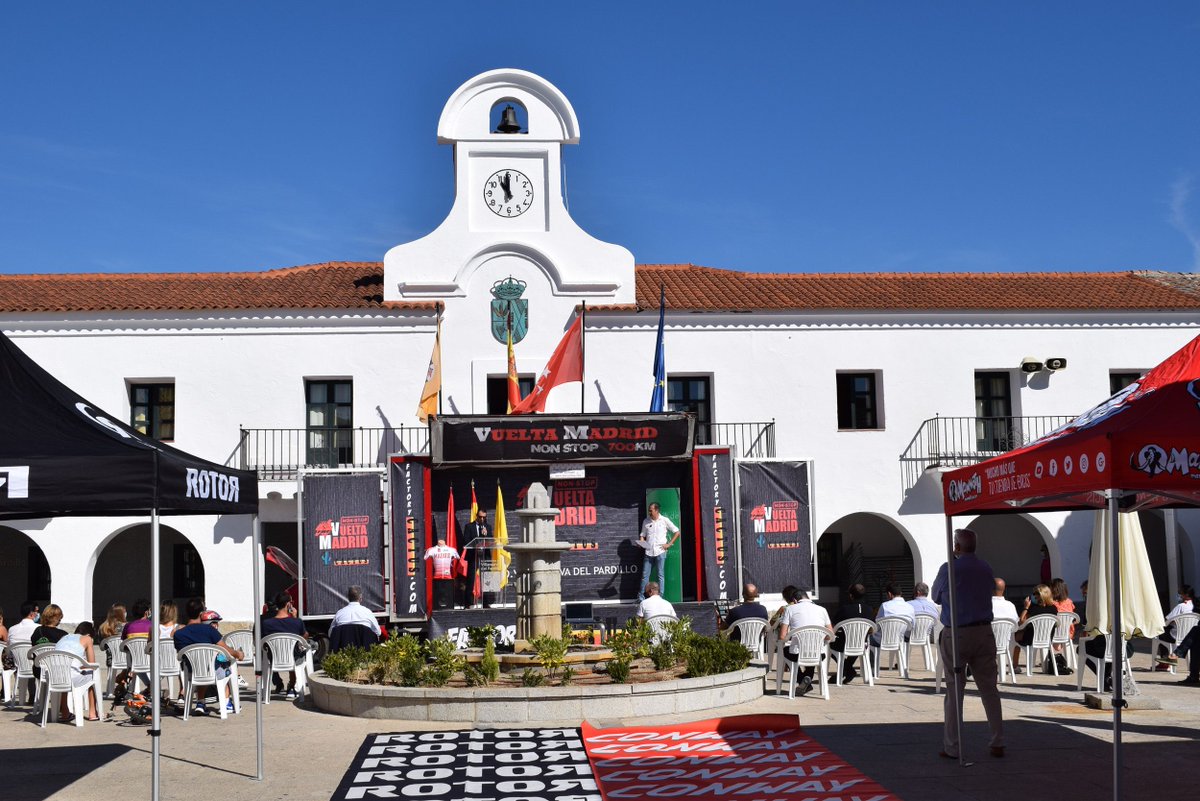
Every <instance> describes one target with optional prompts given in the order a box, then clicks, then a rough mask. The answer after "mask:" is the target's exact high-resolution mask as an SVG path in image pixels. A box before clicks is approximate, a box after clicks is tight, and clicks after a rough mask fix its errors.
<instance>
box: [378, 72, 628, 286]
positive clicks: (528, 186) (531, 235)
mask: <svg viewBox="0 0 1200 801" xmlns="http://www.w3.org/2000/svg"><path fill="white" fill-rule="evenodd" d="M437 136H438V143H439V144H449V145H453V146H454V165H455V178H454V180H455V196H454V206H453V207H452V208H451V209H450V213H449V214H448V215H447V217H446V219H445V220H444V221H443V222H442V224H441V225H439V226H438V227H437V229H436V230H435V231H433V232H432V233H430V234H429V235H427V236H425V237H423V238H421V239H418V240H416V241H414V242H409V243H407V244H404V245H398V246H396V247H394V248H392V249H391V250H389V251H388V253H387V255H386V256H385V257H384V298H385V299H386V300H389V301H401V300H449V299H451V298H461V297H464V296H466V294H467V291H468V285H469V284H470V283H471V279H472V277H473V276H475V274H476V273H477V272H480V271H483V273H482V274H481V275H479V276H478V277H479V278H481V279H483V278H486V277H487V276H489V275H491V274H495V275H496V276H497V277H501V276H500V273H505V274H509V273H524V274H526V275H528V276H529V277H533V275H536V274H539V273H540V274H541V275H542V276H544V278H545V282H546V286H545V289H544V291H546V292H547V294H548V295H549V296H551V297H558V298H562V299H564V300H565V299H567V298H577V299H581V300H582V299H586V300H588V301H589V302H602V303H632V302H633V301H634V261H633V254H631V253H630V252H629V251H628V250H626V249H625V248H623V247H620V246H618V245H612V244H609V243H606V242H601V241H599V240H597V239H595V238H593V237H591V236H589V235H588V234H587V233H586V232H584V231H583V229H581V228H580V227H579V226H578V225H576V224H575V221H574V220H572V219H571V216H570V215H569V214H568V213H567V209H566V206H565V205H564V203H563V190H562V147H563V145H573V144H577V143H578V142H579V122H578V120H577V119H576V118H575V110H574V109H573V108H571V104H570V102H568V101H567V98H566V97H565V96H564V95H563V94H562V93H561V92H560V91H559V90H558V89H557V88H555V87H554V86H553V85H552V84H551V83H550V82H549V81H547V80H545V79H543V78H540V77H538V76H537V75H534V74H532V73H529V72H525V71H522V70H516V69H500V70H492V71H491V72H485V73H483V74H482V75H477V76H475V77H474V78H471V79H470V80H469V81H467V82H466V83H464V84H463V85H462V86H460V87H459V88H458V89H457V90H456V91H455V92H454V94H453V95H451V96H450V99H449V100H448V101H447V102H446V106H445V108H444V109H442V115H441V118H440V119H439V120H438V128H437ZM487 283H488V284H489V285H490V284H491V280H488V281H487ZM539 294H540V293H539Z"/></svg>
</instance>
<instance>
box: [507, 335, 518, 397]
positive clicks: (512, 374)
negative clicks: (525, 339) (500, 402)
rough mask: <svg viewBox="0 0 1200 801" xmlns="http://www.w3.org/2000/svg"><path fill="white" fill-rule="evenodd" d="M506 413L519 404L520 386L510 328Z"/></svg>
mask: <svg viewBox="0 0 1200 801" xmlns="http://www.w3.org/2000/svg"><path fill="white" fill-rule="evenodd" d="M507 333H508V413H509V414H512V410H513V409H515V408H516V407H517V406H519V405H520V403H521V384H520V382H519V381H518V380H517V357H516V355H515V354H514V353H513V342H512V326H511V325H509V326H508V332H507Z"/></svg>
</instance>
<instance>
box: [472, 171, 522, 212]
mask: <svg viewBox="0 0 1200 801" xmlns="http://www.w3.org/2000/svg"><path fill="white" fill-rule="evenodd" d="M483 202H484V203H485V204H486V205H487V207H488V208H489V209H491V210H492V213H493V214H498V215H500V216H501V217H520V216H521V215H522V214H524V213H525V212H527V211H529V207H530V206H532V205H533V183H532V182H531V181H530V180H529V179H528V178H527V177H525V174H524V173H522V172H517V171H516V170H497V171H496V172H494V173H492V174H491V175H490V176H488V179H487V181H485V182H484V184H483Z"/></svg>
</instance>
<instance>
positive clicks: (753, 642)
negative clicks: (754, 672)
mask: <svg viewBox="0 0 1200 801" xmlns="http://www.w3.org/2000/svg"><path fill="white" fill-rule="evenodd" d="M735 631H736V632H737V633H738V642H740V643H741V644H742V645H744V646H746V648H747V649H748V650H749V651H750V658H751V659H762V658H763V657H764V656H765V655H766V644H765V642H764V640H765V639H766V631H767V621H765V620H759V619H758V618H743V619H741V620H738V621H735V622H734V624H733V625H732V626H730V627H729V638H730V639H733V632H735Z"/></svg>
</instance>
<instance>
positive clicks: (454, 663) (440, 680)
mask: <svg viewBox="0 0 1200 801" xmlns="http://www.w3.org/2000/svg"><path fill="white" fill-rule="evenodd" d="M422 650H423V652H424V653H423V655H424V656H425V657H427V658H428V660H429V664H428V665H425V666H424V668H423V669H422V670H421V672H420V683H421V684H422V685H424V686H426V687H445V686H446V684H447V682H449V681H450V679H451V677H453V676H454V674H455V673H456V672H457V671H458V670H459V669H461V668H462V666H463V664H465V662H466V660H464V659H463V658H462V657H461V656H459V655H458V654H457V653H455V649H454V643H452V642H450V640H448V639H446V638H444V637H441V638H438V639H436V640H430V641H429V642H427V643H425V647H424V648H423V649H422Z"/></svg>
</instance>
